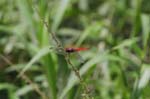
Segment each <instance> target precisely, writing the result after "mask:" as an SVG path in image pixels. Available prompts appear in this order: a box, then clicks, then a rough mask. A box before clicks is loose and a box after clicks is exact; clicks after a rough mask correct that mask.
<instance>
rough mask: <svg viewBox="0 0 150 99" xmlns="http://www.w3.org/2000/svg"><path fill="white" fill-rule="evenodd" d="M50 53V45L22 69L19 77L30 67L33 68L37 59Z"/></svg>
mask: <svg viewBox="0 0 150 99" xmlns="http://www.w3.org/2000/svg"><path fill="white" fill-rule="evenodd" d="M48 53H49V47H45V48H43V49H41V50H40V51H39V52H38V53H37V54H36V55H35V56H34V57H33V58H32V59H31V60H30V62H29V63H28V64H27V65H26V66H25V67H24V68H23V69H22V71H20V73H19V74H18V76H17V77H20V76H22V75H23V74H24V73H25V72H26V71H27V70H28V69H29V68H31V66H32V65H33V64H34V63H35V62H36V61H37V60H39V59H40V58H41V57H43V56H45V55H46V54H48Z"/></svg>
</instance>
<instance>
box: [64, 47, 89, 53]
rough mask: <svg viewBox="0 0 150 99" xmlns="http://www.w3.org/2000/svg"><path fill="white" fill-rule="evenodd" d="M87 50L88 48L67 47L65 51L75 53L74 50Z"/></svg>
mask: <svg viewBox="0 0 150 99" xmlns="http://www.w3.org/2000/svg"><path fill="white" fill-rule="evenodd" d="M85 50H88V48H72V47H70V48H65V51H66V52H67V53H74V52H79V51H85Z"/></svg>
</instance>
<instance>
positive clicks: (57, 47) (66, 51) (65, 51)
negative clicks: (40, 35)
mask: <svg viewBox="0 0 150 99" xmlns="http://www.w3.org/2000/svg"><path fill="white" fill-rule="evenodd" d="M51 37H52V39H51V40H52V41H50V42H51V43H50V44H51V45H52V46H53V47H52V46H51V47H50V49H52V50H53V51H54V52H55V53H57V54H61V55H64V56H66V55H69V56H70V55H71V54H75V55H76V56H77V57H78V59H79V60H80V62H81V64H82V63H84V62H85V60H84V59H83V58H82V56H81V55H80V54H79V52H81V51H86V50H88V49H89V48H86V47H66V48H64V47H63V46H62V44H61V42H60V41H59V40H58V39H57V37H56V36H55V34H53V33H52V34H51Z"/></svg>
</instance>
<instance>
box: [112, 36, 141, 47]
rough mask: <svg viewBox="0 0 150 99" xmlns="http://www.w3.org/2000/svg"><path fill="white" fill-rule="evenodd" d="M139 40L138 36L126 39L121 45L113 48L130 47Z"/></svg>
mask: <svg viewBox="0 0 150 99" xmlns="http://www.w3.org/2000/svg"><path fill="white" fill-rule="evenodd" d="M138 40H139V39H138V38H132V39H127V40H124V41H123V42H121V43H120V44H119V45H117V46H115V47H113V48H112V50H117V49H121V48H124V47H129V46H131V45H132V44H134V43H136V42H137V41H138Z"/></svg>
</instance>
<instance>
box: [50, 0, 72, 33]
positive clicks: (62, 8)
mask: <svg viewBox="0 0 150 99" xmlns="http://www.w3.org/2000/svg"><path fill="white" fill-rule="evenodd" d="M69 1H70V0H61V1H60V4H58V9H57V12H56V15H55V16H54V17H53V18H54V21H53V23H52V31H53V32H55V31H56V30H57V28H58V26H59V25H60V23H61V21H62V18H63V16H64V13H65V11H66V9H67V6H68V4H69Z"/></svg>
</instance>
